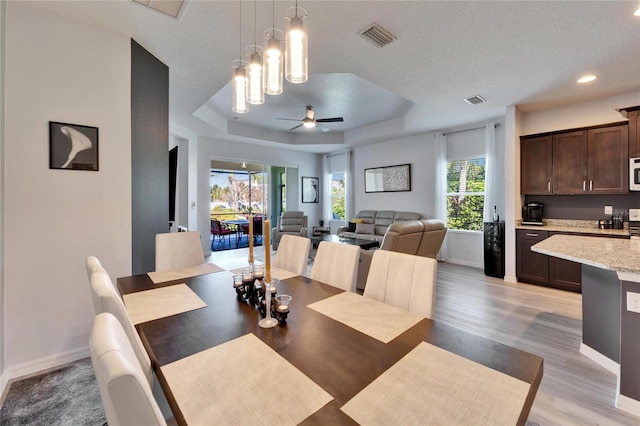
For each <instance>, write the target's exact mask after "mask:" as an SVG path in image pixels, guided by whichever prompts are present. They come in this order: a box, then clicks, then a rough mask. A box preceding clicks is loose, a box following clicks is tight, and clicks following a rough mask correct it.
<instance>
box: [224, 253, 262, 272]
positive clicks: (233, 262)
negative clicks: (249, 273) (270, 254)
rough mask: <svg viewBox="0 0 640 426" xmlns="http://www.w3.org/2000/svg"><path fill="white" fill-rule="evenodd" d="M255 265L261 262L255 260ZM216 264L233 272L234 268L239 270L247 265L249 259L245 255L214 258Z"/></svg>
mask: <svg viewBox="0 0 640 426" xmlns="http://www.w3.org/2000/svg"><path fill="white" fill-rule="evenodd" d="M255 264H256V265H261V264H262V262H260V261H258V260H256V261H255ZM216 265H218V266H220V267H221V268H224V269H226V270H227V271H230V272H233V271H234V270H238V271H239V270H240V269H244V268H248V267H249V259H248V256H247V257H234V258H231V259H220V260H216Z"/></svg>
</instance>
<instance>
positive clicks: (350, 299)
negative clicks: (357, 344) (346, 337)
mask: <svg viewBox="0 0 640 426" xmlns="http://www.w3.org/2000/svg"><path fill="white" fill-rule="evenodd" d="M308 307H309V308H311V309H313V310H315V311H318V312H320V313H321V314H323V315H326V316H328V317H329V318H332V319H334V320H336V321H338V322H341V323H343V324H345V325H348V326H349V327H351V328H354V329H356V330H358V331H359V332H361V333H364V334H366V335H367V336H370V337H373V338H374V339H376V340H380V341H381V342H383V343H389V342H390V341H392V340H393V339H395V338H396V337H398V336H399V335H401V334H402V333H404V332H405V331H407V330H408V329H410V328H411V327H413V326H414V325H416V324H417V323H419V322H420V321H422V320H423V319H424V317H422V316H420V315H418V314H415V313H413V312H409V311H405V310H404V309H401V308H397V307H395V306H391V305H387V304H386V303H382V302H379V301H377V300H374V299H370V298H368V297H364V296H360V295H358V294H355V293H351V292H344V293H340V294H336V295H335V296H331V297H328V298H326V299H323V300H321V301H319V302H315V303H312V304H310V305H308Z"/></svg>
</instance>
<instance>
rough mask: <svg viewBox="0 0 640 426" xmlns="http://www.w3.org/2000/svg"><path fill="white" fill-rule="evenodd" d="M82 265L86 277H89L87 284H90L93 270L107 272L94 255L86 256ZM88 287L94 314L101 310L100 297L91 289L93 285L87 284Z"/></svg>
mask: <svg viewBox="0 0 640 426" xmlns="http://www.w3.org/2000/svg"><path fill="white" fill-rule="evenodd" d="M84 265H85V267H86V268H87V278H88V279H89V284H91V275H92V274H93V273H94V272H104V273H105V274H106V273H107V271H106V270H105V269H104V268H103V267H102V263H100V260H98V258H97V257H95V256H87V257H86V258H85V260H84ZM89 287H91V301H92V302H93V310H94V311H95V312H96V314H99V313H100V312H101V311H100V297H99V296H98V294H97V293H96V292H95V291H94V290H93V287H92V286H91V285H89Z"/></svg>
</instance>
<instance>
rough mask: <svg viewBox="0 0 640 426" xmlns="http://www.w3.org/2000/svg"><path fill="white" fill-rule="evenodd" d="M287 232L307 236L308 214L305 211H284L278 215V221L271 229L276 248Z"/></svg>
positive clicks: (273, 243) (272, 240)
mask: <svg viewBox="0 0 640 426" xmlns="http://www.w3.org/2000/svg"><path fill="white" fill-rule="evenodd" d="M285 234H290V235H295V236H298V237H305V238H306V237H307V216H305V215H304V212H296V211H291V212H282V214H281V215H280V216H278V223H277V224H276V226H275V227H274V228H272V229H271V244H272V246H273V249H274V250H278V245H279V244H280V239H281V238H282V236H283V235H285Z"/></svg>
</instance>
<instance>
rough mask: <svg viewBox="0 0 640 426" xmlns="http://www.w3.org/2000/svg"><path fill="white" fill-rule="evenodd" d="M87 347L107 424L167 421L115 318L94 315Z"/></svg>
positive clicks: (162, 423)
mask: <svg viewBox="0 0 640 426" xmlns="http://www.w3.org/2000/svg"><path fill="white" fill-rule="evenodd" d="M89 350H90V352H91V365H92V366H93V371H94V373H95V375H96V380H97V382H98V387H99V389H100V397H101V398H102V405H103V406H104V411H105V415H106V417H107V423H108V424H109V426H119V425H122V426H125V425H166V424H167V422H166V421H165V419H164V416H163V414H162V411H161V410H160V407H159V406H158V403H157V402H156V400H155V398H154V396H153V393H152V389H151V386H149V382H147V380H146V377H145V374H144V371H143V370H142V368H140V365H139V364H138V362H137V360H136V354H135V353H134V351H133V348H132V346H131V343H130V342H129V339H128V338H127V335H126V334H125V332H124V330H123V329H122V326H121V325H120V322H119V321H118V319H116V317H114V316H113V315H111V314H109V313H102V314H99V315H97V316H96V318H95V320H94V323H93V329H92V330H91V339H90V341H89Z"/></svg>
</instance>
